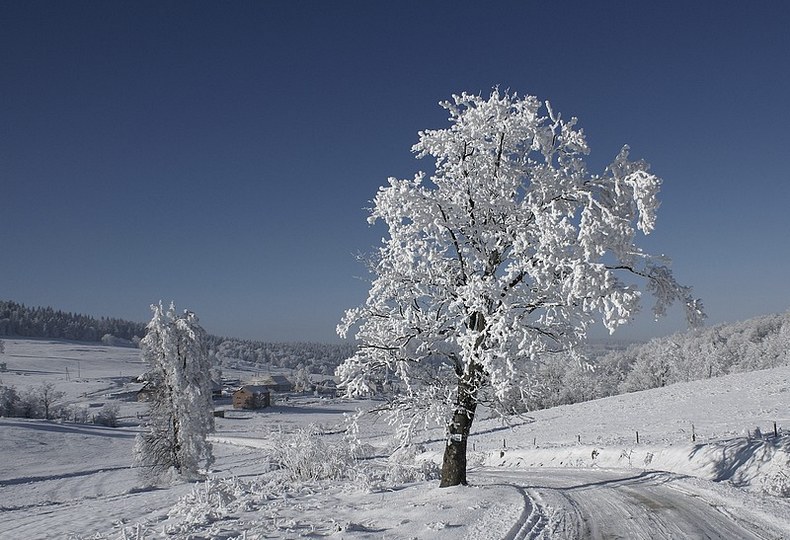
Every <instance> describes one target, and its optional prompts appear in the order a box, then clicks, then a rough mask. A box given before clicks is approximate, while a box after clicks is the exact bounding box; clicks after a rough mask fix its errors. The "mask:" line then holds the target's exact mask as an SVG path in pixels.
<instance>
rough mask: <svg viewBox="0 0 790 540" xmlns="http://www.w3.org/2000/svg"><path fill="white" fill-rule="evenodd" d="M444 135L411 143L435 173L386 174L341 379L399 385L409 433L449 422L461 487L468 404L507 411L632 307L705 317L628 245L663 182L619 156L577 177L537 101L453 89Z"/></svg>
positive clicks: (563, 127)
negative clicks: (547, 366)
mask: <svg viewBox="0 0 790 540" xmlns="http://www.w3.org/2000/svg"><path fill="white" fill-rule="evenodd" d="M442 105H443V107H444V108H445V109H446V110H447V111H448V112H449V115H450V118H449V120H450V124H451V125H450V127H448V128H446V129H438V130H428V131H423V132H420V134H419V135H420V138H419V142H418V143H417V144H416V145H415V146H414V148H413V151H414V152H415V153H416V154H417V157H420V158H432V159H433V160H434V173H433V174H432V175H430V176H426V175H425V174H424V173H422V172H420V173H418V174H416V175H415V176H414V178H413V179H406V180H398V179H395V178H390V179H389V185H388V186H385V187H382V188H381V189H380V190H379V192H378V194H377V195H376V198H375V200H374V206H373V209H372V211H371V215H370V218H369V221H370V222H371V223H374V222H376V221H379V220H380V221H383V222H384V224H385V225H386V227H387V229H388V232H389V237H388V238H385V239H384V240H383V245H382V246H381V247H380V249H379V251H378V254H377V256H376V257H375V258H374V260H372V261H371V267H372V273H373V274H374V280H373V282H372V285H371V288H370V291H369V293H368V298H367V301H366V303H365V304H364V305H363V306H361V307H358V308H355V309H351V310H348V311H347V312H346V314H345V316H344V318H343V320H342V322H341V324H340V325H339V326H338V333H339V334H340V335H341V336H343V337H345V336H347V335H348V334H349V333H350V332H355V333H356V339H357V340H358V342H359V348H358V351H357V352H356V354H354V356H352V357H351V358H349V359H348V360H346V361H345V362H344V363H343V364H342V365H341V366H340V367H339V368H338V370H337V374H338V375H339V376H340V378H341V379H342V384H343V385H344V386H345V388H346V390H347V392H348V393H350V394H364V393H368V392H371V391H373V390H375V388H376V387H377V386H378V385H380V384H381V383H382V381H386V380H391V379H392V378H393V377H395V378H396V379H398V380H399V382H400V387H401V388H402V389H403V391H402V392H401V393H400V394H399V395H397V396H395V397H394V398H393V400H392V403H391V412H392V414H393V421H395V422H397V425H398V431H399V433H401V434H402V435H404V436H407V435H408V434H409V433H410V432H411V431H412V429H413V428H414V427H415V425H416V424H421V423H422V422H423V420H424V419H425V418H432V419H436V420H437V421H439V422H441V423H444V424H445V425H446V427H447V445H446V447H445V453H444V461H443V465H442V473H441V486H451V485H457V484H465V483H466V446H467V439H468V437H469V433H470V429H471V426H472V422H473V420H474V416H475V411H476V408H477V405H478V404H479V403H483V402H485V403H488V404H489V405H491V406H493V407H495V408H499V409H502V408H503V404H507V407H509V408H512V406H513V401H514V398H519V397H521V398H526V397H527V396H524V395H523V393H524V389H525V388H530V387H532V386H533V384H532V383H533V379H534V377H535V374H536V365H537V360H539V359H540V358H541V357H545V356H546V355H553V354H565V355H566V356H567V357H568V358H573V357H574V355H573V354H568V352H569V351H570V352H571V353H572V352H573V351H574V350H576V349H577V347H578V346H579V345H580V344H581V343H582V342H583V341H584V339H585V338H586V335H587V332H588V329H589V327H590V325H591V324H593V323H594V322H595V321H596V320H600V321H601V322H602V323H603V324H604V325H605V327H606V328H607V329H609V331H610V332H613V331H614V330H615V329H616V328H617V327H618V326H620V325H621V324H623V323H626V322H628V321H629V320H630V318H631V317H632V316H633V314H634V313H636V311H637V310H638V307H639V305H640V291H639V290H638V289H637V287H636V285H635V283H638V282H640V281H641V282H644V283H645V286H646V289H647V290H648V291H649V292H651V293H652V294H653V295H654V296H655V298H656V303H655V306H654V308H653V311H654V313H655V315H656V316H661V315H664V313H665V311H666V309H667V306H669V305H670V304H672V303H673V302H675V301H679V302H680V303H682V304H683V305H684V306H685V308H686V314H687V316H688V319H689V321H690V322H691V323H692V324H696V323H698V322H700V321H701V320H702V318H703V313H702V309H701V304H700V302H699V301H697V300H695V299H694V298H692V296H691V290H690V289H689V288H687V287H683V286H681V285H679V284H678V283H677V282H676V281H675V279H674V278H673V276H672V273H671V271H670V270H669V268H668V267H667V262H666V261H665V260H663V259H660V258H656V257H652V256H650V255H649V254H647V253H645V252H644V251H642V249H640V248H639V247H637V245H636V243H635V236H636V233H637V230H640V231H641V232H643V233H644V234H648V233H650V232H651V231H652V230H653V227H654V225H655V219H656V209H657V208H658V202H657V198H656V195H657V193H658V189H659V184H660V179H659V178H658V177H656V176H655V175H653V174H651V173H650V172H649V167H648V165H647V164H646V163H645V162H643V161H631V160H630V159H629V156H628V147H624V148H623V149H622V150H621V151H620V153H619V154H618V155H617V157H616V158H615V159H614V161H613V162H612V163H611V164H610V165H609V166H608V167H607V168H606V169H605V171H604V172H603V173H602V174H593V173H591V172H590V171H588V169H587V166H586V164H585V161H584V156H585V155H586V154H587V153H588V147H587V142H586V140H585V137H584V134H583V133H582V131H581V130H579V129H577V128H576V119H575V118H572V119H571V120H570V121H564V120H563V119H562V118H561V117H560V115H559V114H555V113H554V112H553V111H552V109H551V107H550V105H549V103H548V102H545V103H542V102H541V101H539V100H538V99H537V98H535V97H531V96H526V97H523V98H520V97H518V96H516V95H515V94H510V93H504V94H501V93H500V92H499V91H498V90H495V91H493V92H492V94H491V96H490V97H489V98H488V99H485V98H483V97H481V96H474V95H469V94H462V95H460V96H454V97H453V100H452V101H449V102H445V103H443V104H442Z"/></svg>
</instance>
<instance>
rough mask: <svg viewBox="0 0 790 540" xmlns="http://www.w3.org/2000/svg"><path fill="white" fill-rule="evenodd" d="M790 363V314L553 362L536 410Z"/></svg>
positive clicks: (535, 398)
mask: <svg viewBox="0 0 790 540" xmlns="http://www.w3.org/2000/svg"><path fill="white" fill-rule="evenodd" d="M785 365H790V312H787V313H783V314H775V315H765V316H761V317H756V318H753V319H749V320H746V321H742V322H738V323H732V324H722V325H718V326H712V327H710V328H700V329H696V330H692V331H688V332H682V333H678V334H674V335H671V336H668V337H662V338H655V339H652V340H650V341H648V342H647V343H640V344H634V345H631V346H629V347H627V348H625V349H624V350H615V351H608V352H604V353H603V354H600V355H599V356H598V357H597V358H592V359H591V360H590V364H589V365H584V364H580V363H578V362H573V363H569V362H567V359H561V358H549V359H547V360H546V361H545V362H544V363H543V364H542V365H541V366H540V368H539V369H540V371H541V377H539V380H540V381H541V384H540V386H536V387H535V388H532V389H531V392H530V393H531V408H534V409H541V408H547V407H554V406H557V405H567V404H571V403H578V402H581V401H588V400H591V399H597V398H602V397H608V396H613V395H618V394H623V393H627V392H636V391H639V390H648V389H651V388H659V387H662V386H667V385H670V384H674V383H677V382H684V381H693V380H698V379H706V378H711V377H719V376H722V375H727V374H730V373H740V372H747V371H755V370H759V369H768V368H773V367H779V366H785Z"/></svg>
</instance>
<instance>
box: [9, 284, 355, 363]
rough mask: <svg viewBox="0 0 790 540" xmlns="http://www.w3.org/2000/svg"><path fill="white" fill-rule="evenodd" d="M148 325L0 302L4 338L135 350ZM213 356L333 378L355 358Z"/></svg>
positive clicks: (280, 347)
mask: <svg viewBox="0 0 790 540" xmlns="http://www.w3.org/2000/svg"><path fill="white" fill-rule="evenodd" d="M145 326H146V325H145V324H143V323H138V322H132V321H125V320H123V319H115V318H107V317H100V318H98V319H97V318H96V317H91V316H90V315H82V314H78V313H68V312H65V311H60V310H55V309H53V308H51V307H27V306H25V305H24V304H20V303H17V302H13V301H10V300H0V336H6V337H27V338H52V339H66V340H70V341H86V342H103V343H105V344H112V345H115V344H120V343H126V344H128V345H132V344H135V345H136V344H137V343H138V342H139V340H140V339H141V338H143V337H144V336H145ZM208 347H209V354H210V356H212V360H213V361H214V362H215V363H216V364H219V365H232V364H234V363H238V362H244V363H247V364H255V365H259V366H260V367H261V369H270V368H285V369H298V368H305V369H306V370H307V371H308V372H310V373H323V374H327V375H329V374H331V373H333V372H334V369H335V367H337V366H338V365H339V364H340V363H341V362H342V361H343V360H345V359H346V358H348V357H349V356H351V355H353V354H354V349H355V345H353V344H350V343H349V344H326V343H307V342H303V343H265V342H260V341H248V340H240V339H235V338H226V337H218V336H209V339H208Z"/></svg>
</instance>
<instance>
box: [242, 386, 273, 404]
mask: <svg viewBox="0 0 790 540" xmlns="http://www.w3.org/2000/svg"><path fill="white" fill-rule="evenodd" d="M270 404H271V393H270V392H269V389H268V388H267V387H265V386H261V385H252V384H247V385H244V386H242V387H241V388H239V389H238V390H236V391H235V392H233V408H234V409H262V408H264V407H268V406H269V405H270Z"/></svg>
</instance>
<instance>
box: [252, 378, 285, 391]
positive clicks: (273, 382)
mask: <svg viewBox="0 0 790 540" xmlns="http://www.w3.org/2000/svg"><path fill="white" fill-rule="evenodd" d="M255 384H256V386H265V387H266V388H268V389H269V390H271V391H272V392H291V391H293V384H292V383H291V381H289V380H288V378H287V377H286V376H285V375H271V374H267V375H263V376H262V377H260V378H258V379H256V381H255Z"/></svg>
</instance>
